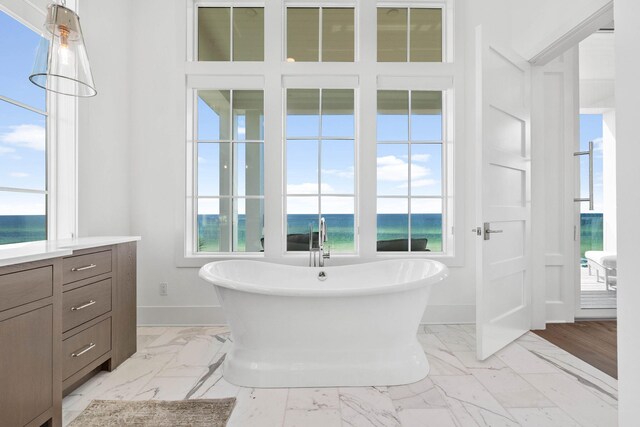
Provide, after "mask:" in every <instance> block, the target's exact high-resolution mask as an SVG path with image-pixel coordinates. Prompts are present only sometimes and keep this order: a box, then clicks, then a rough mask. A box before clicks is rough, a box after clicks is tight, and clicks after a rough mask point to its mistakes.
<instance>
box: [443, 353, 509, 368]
mask: <svg viewBox="0 0 640 427" xmlns="http://www.w3.org/2000/svg"><path fill="white" fill-rule="evenodd" d="M453 354H454V356H456V357H457V358H458V360H460V362H462V364H463V365H464V367H465V368H467V369H502V368H504V367H505V366H507V365H505V364H504V362H503V361H502V360H500V359H498V358H497V357H496V356H489V357H488V358H486V359H485V360H478V358H477V357H476V352H475V351H454V352H453Z"/></svg>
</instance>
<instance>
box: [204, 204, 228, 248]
mask: <svg viewBox="0 0 640 427" xmlns="http://www.w3.org/2000/svg"><path fill="white" fill-rule="evenodd" d="M225 203H226V204H227V205H228V200H225ZM226 212H228V209H227V210H226ZM229 224H230V221H229V217H228V215H225V214H222V215H221V214H220V199H198V251H199V252H220V251H226V250H228V248H229V237H228V236H229V228H228V227H229ZM223 243H224V244H223Z"/></svg>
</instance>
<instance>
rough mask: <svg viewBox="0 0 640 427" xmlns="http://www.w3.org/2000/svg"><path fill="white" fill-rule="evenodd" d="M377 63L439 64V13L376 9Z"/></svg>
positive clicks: (436, 10)
mask: <svg viewBox="0 0 640 427" xmlns="http://www.w3.org/2000/svg"><path fill="white" fill-rule="evenodd" d="M378 62H442V9H425V8H397V7H381V8H378Z"/></svg>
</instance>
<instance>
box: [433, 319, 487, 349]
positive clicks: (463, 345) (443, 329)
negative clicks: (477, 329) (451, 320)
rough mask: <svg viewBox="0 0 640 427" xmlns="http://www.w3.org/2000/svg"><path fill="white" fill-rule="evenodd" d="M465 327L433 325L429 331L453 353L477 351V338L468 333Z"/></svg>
mask: <svg viewBox="0 0 640 427" xmlns="http://www.w3.org/2000/svg"><path fill="white" fill-rule="evenodd" d="M464 326H465V325H433V326H430V327H429V329H431V330H432V331H433V333H434V334H435V335H436V336H437V337H438V338H439V339H440V341H442V343H443V344H444V345H445V346H446V347H447V348H448V349H449V350H451V351H475V349H476V339H475V336H473V335H471V334H469V333H468V332H467V331H466V328H465V327H464Z"/></svg>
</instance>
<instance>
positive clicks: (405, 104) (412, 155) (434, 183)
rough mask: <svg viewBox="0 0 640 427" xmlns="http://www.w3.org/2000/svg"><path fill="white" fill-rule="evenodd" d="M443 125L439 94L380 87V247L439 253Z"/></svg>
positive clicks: (441, 228)
mask: <svg viewBox="0 0 640 427" xmlns="http://www.w3.org/2000/svg"><path fill="white" fill-rule="evenodd" d="M442 128H443V126H442V92H439V91H406V90H380V91H378V119H377V132H378V135H377V139H378V158H377V167H378V171H377V178H378V186H377V188H378V241H377V250H378V251H380V252H388V251H391V252H395V251H413V252H419V251H436V252H440V251H442V249H443V247H442V232H443V224H442V206H443V203H442V192H443V191H442V189H443V187H442V140H443V138H442V134H443V132H442Z"/></svg>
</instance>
